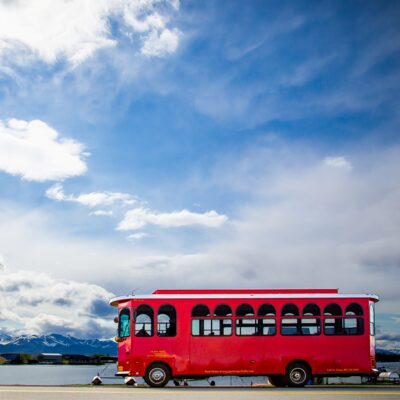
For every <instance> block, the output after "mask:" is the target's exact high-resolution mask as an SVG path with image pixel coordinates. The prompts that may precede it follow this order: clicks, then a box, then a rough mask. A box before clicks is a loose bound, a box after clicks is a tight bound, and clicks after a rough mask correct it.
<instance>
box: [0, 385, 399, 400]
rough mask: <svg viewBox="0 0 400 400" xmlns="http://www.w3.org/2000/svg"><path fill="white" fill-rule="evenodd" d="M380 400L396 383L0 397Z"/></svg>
mask: <svg viewBox="0 0 400 400" xmlns="http://www.w3.org/2000/svg"><path fill="white" fill-rule="evenodd" d="M129 398H139V399H140V400H186V399H190V400H200V399H201V400H216V399H229V400H249V399H254V400H258V399H267V400H287V399H304V400H310V399H316V400H317V399H318V400H319V399H321V400H346V399H349V400H355V399H358V400H383V399H400V386H398V387H343V388H330V387H329V388H321V387H319V388H316V387H314V388H303V389H278V388H273V387H266V388H209V387H207V388H164V389H152V388H134V387H122V388H120V387H37V386H1V387H0V400H70V399H73V400H122V399H129Z"/></svg>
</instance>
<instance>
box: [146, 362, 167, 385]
mask: <svg viewBox="0 0 400 400" xmlns="http://www.w3.org/2000/svg"><path fill="white" fill-rule="evenodd" d="M170 379H171V373H170V371H169V368H168V367H167V366H166V365H165V364H162V363H156V364H152V365H150V366H149V367H148V368H147V370H146V374H145V376H144V380H145V381H146V383H147V384H148V385H149V386H151V387H163V386H165V385H166V384H167V383H168V381H169V380H170Z"/></svg>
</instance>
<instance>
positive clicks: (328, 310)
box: [324, 303, 342, 316]
mask: <svg viewBox="0 0 400 400" xmlns="http://www.w3.org/2000/svg"><path fill="white" fill-rule="evenodd" d="M324 315H334V316H341V315H342V309H341V307H340V306H339V304H336V303H332V304H328V305H327V306H326V307H325V309H324Z"/></svg>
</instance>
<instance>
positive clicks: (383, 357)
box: [376, 353, 400, 362]
mask: <svg viewBox="0 0 400 400" xmlns="http://www.w3.org/2000/svg"><path fill="white" fill-rule="evenodd" d="M376 361H380V362H399V361H400V354H395V353H376Z"/></svg>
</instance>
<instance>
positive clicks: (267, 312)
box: [258, 304, 276, 317]
mask: <svg viewBox="0 0 400 400" xmlns="http://www.w3.org/2000/svg"><path fill="white" fill-rule="evenodd" d="M258 316H259V317H270V316H273V317H274V316H276V311H275V307H274V306H273V305H272V304H261V306H260V308H259V309H258Z"/></svg>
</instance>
